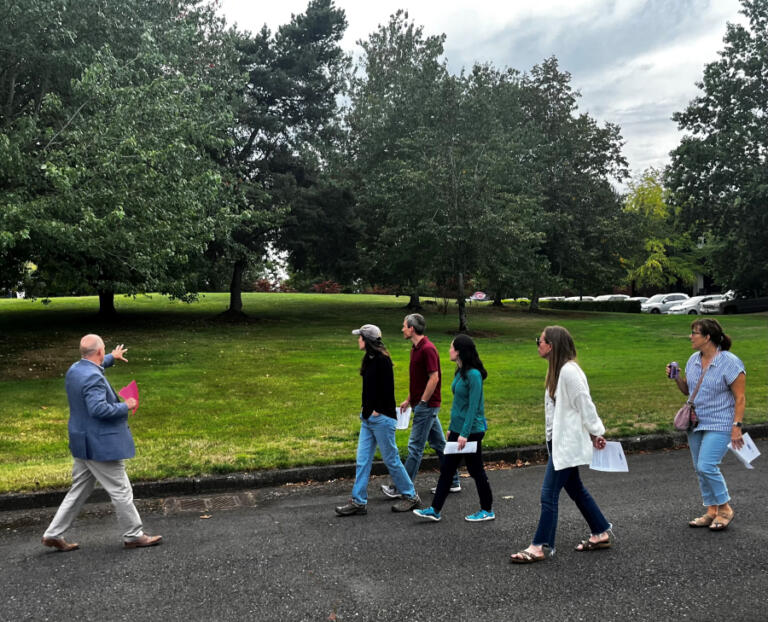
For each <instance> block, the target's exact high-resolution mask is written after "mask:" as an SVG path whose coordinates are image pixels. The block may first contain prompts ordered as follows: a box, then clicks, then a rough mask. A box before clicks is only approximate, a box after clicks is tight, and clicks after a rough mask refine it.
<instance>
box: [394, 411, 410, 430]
mask: <svg viewBox="0 0 768 622" xmlns="http://www.w3.org/2000/svg"><path fill="white" fill-rule="evenodd" d="M396 410H397V425H396V426H395V428H396V429H397V430H407V429H408V426H409V425H411V407H410V406H409V407H408V408H406V409H405V411H404V412H400V407H399V406H398V407H397V409H396Z"/></svg>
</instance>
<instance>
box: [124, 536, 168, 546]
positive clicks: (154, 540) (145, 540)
mask: <svg viewBox="0 0 768 622" xmlns="http://www.w3.org/2000/svg"><path fill="white" fill-rule="evenodd" d="M162 539H163V536H148V535H147V534H142V535H141V536H139V537H138V538H136V539H135V540H131V541H130V542H126V543H124V545H123V546H125V548H127V549H139V548H142V547H145V546H155V545H156V544H160V542H161V541H162Z"/></svg>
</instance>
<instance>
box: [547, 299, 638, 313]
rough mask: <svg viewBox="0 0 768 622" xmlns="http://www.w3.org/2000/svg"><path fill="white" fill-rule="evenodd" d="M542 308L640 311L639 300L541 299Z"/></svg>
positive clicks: (615, 311) (610, 311)
mask: <svg viewBox="0 0 768 622" xmlns="http://www.w3.org/2000/svg"><path fill="white" fill-rule="evenodd" d="M539 306H540V307H541V308H542V309H561V310H564V311H602V312H604V313H640V302H639V301H637V300H606V301H604V302H603V301H596V300H541V301H539Z"/></svg>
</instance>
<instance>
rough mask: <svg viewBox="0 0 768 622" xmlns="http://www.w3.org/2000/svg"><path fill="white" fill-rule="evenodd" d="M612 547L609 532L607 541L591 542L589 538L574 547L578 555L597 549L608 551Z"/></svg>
mask: <svg viewBox="0 0 768 622" xmlns="http://www.w3.org/2000/svg"><path fill="white" fill-rule="evenodd" d="M612 546H613V538H612V537H611V532H608V539H607V540H598V541H597V542H592V540H590V539H589V538H587V539H586V540H582V541H581V542H579V543H578V544H577V545H576V548H575V549H574V550H575V551H578V552H579V553H581V552H583V551H597V550H598V549H609V548H611V547H612Z"/></svg>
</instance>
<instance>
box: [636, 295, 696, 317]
mask: <svg viewBox="0 0 768 622" xmlns="http://www.w3.org/2000/svg"><path fill="white" fill-rule="evenodd" d="M683 300H688V294H680V293H674V294H656V295H655V296H651V297H650V298H649V299H648V300H646V301H645V302H643V303H641V304H640V311H642V312H643V313H666V312H667V310H668V309H669V308H670V307H674V306H675V305H676V304H679V303H681V302H682V301H683Z"/></svg>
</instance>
